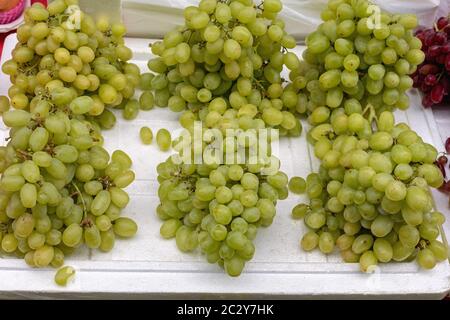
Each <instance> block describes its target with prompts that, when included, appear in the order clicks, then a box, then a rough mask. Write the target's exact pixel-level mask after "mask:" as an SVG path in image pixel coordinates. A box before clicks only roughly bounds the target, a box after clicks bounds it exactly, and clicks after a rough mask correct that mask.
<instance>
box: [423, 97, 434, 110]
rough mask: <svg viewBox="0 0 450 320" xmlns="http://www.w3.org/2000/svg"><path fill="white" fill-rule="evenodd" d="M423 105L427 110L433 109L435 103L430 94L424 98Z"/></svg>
mask: <svg viewBox="0 0 450 320" xmlns="http://www.w3.org/2000/svg"><path fill="white" fill-rule="evenodd" d="M422 104H423V106H424V107H425V108H431V107H432V106H433V101H431V96H430V95H429V94H426V95H424V96H423V98H422Z"/></svg>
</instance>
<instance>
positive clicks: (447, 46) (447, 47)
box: [442, 42, 450, 53]
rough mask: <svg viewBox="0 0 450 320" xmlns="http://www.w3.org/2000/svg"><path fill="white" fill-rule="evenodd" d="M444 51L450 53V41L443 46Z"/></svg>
mask: <svg viewBox="0 0 450 320" xmlns="http://www.w3.org/2000/svg"><path fill="white" fill-rule="evenodd" d="M442 53H450V42H447V43H446V44H444V45H443V46H442Z"/></svg>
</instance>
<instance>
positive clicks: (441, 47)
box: [413, 17, 450, 108]
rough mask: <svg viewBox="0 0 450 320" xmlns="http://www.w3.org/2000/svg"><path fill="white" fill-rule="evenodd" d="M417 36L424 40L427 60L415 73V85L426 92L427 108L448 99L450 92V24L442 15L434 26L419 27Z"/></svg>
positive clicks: (424, 100) (425, 101) (424, 103)
mask: <svg viewBox="0 0 450 320" xmlns="http://www.w3.org/2000/svg"><path fill="white" fill-rule="evenodd" d="M416 37H417V38H419V39H420V41H421V42H422V50H423V51H424V52H425V54H426V55H425V62H423V63H422V64H421V65H420V66H419V68H418V70H417V71H416V72H415V73H414V74H413V79H414V87H415V88H418V89H419V90H420V91H422V92H423V93H424V96H423V99H422V104H423V106H424V107H425V108H430V107H432V106H433V105H436V104H440V103H443V102H445V101H446V97H447V96H448V94H449V92H450V39H449V37H450V24H449V18H448V17H440V18H439V19H438V20H437V22H436V23H435V25H434V26H433V27H432V28H418V29H417V30H416Z"/></svg>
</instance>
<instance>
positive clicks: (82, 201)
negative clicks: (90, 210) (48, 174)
mask: <svg viewBox="0 0 450 320" xmlns="http://www.w3.org/2000/svg"><path fill="white" fill-rule="evenodd" d="M71 185H72V186H73V187H74V188H75V190H76V191H77V195H78V196H79V197H80V199H81V204H82V205H83V220H84V219H86V217H87V207H86V202H85V201H84V197H83V194H82V193H81V191H80V189H79V188H78V186H77V185H76V184H75V183H74V182H73V181H72V182H71Z"/></svg>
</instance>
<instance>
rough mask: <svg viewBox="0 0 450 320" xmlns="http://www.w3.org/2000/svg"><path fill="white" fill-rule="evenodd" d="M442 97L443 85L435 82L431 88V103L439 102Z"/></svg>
mask: <svg viewBox="0 0 450 320" xmlns="http://www.w3.org/2000/svg"><path fill="white" fill-rule="evenodd" d="M442 99H444V86H443V85H442V84H437V85H436V86H435V87H433V89H432V90H431V101H433V103H436V104H437V103H441V102H442Z"/></svg>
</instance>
